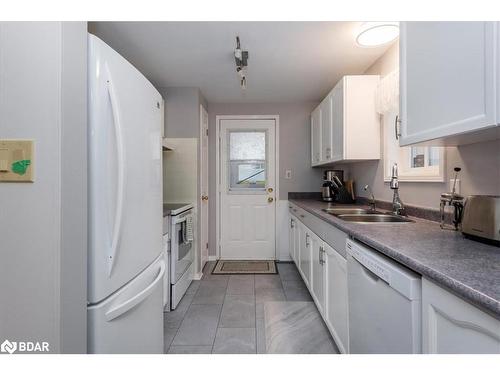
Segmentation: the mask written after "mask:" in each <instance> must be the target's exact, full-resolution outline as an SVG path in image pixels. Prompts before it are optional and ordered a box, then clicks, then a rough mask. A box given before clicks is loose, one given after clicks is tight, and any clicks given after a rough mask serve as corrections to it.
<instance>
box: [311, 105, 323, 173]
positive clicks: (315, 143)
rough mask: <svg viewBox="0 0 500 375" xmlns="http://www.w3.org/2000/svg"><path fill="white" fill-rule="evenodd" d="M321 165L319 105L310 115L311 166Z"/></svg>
mask: <svg viewBox="0 0 500 375" xmlns="http://www.w3.org/2000/svg"><path fill="white" fill-rule="evenodd" d="M320 163H321V105H319V106H318V107H317V108H316V109H315V110H314V111H313V112H312V114H311V165H313V166H314V165H319V164H320Z"/></svg>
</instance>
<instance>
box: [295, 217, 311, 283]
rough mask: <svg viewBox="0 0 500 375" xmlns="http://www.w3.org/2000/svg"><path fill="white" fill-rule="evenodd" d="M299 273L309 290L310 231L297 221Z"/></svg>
mask: <svg viewBox="0 0 500 375" xmlns="http://www.w3.org/2000/svg"><path fill="white" fill-rule="evenodd" d="M299 241H300V242H299V244H298V245H299V254H300V255H299V256H300V258H299V265H298V267H299V271H300V273H301V274H302V278H303V279H304V283H305V284H306V286H307V287H308V288H309V289H310V288H311V231H310V230H309V229H307V227H306V226H305V225H304V224H302V223H301V222H300V221H299Z"/></svg>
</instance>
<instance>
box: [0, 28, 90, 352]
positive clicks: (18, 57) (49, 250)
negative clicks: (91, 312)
mask: <svg viewBox="0 0 500 375" xmlns="http://www.w3.org/2000/svg"><path fill="white" fill-rule="evenodd" d="M86 30H87V26H86V23H85V22H75V23H61V22H40V23H37V22H25V23H21V22H3V23H0V82H1V84H0V137H2V138H27V139H34V140H35V163H34V164H35V168H36V169H35V182H34V183H3V184H0V207H1V209H0V238H1V241H0V285H1V288H0V306H1V308H0V314H1V315H0V341H3V340H4V339H10V340H14V341H16V340H21V341H22V340H25V341H27V340H29V341H48V342H49V343H50V349H51V351H52V352H65V353H85V352H86V290H87V289H86V286H87V263H86V259H87V258H86V256H87V243H86V237H87V236H86V233H87V226H86V225H87V216H86V212H87V201H86V198H87V190H86V186H87V181H86V178H87V173H86V170H87V168H86V160H87V159H86V149H87V143H86V141H87V138H86V128H87V118H86V115H87V110H86V98H87V90H86V81H87V75H86V63H87V34H86Z"/></svg>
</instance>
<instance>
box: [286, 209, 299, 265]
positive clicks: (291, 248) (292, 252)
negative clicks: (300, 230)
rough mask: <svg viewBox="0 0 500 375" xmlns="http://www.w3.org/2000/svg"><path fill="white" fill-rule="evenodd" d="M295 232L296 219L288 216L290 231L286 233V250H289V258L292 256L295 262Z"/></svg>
mask: <svg viewBox="0 0 500 375" xmlns="http://www.w3.org/2000/svg"><path fill="white" fill-rule="evenodd" d="M295 232H297V219H295V218H294V217H293V216H292V217H290V232H289V233H288V251H289V252H290V258H292V260H293V261H294V262H296V258H295V253H296V250H295V247H296V246H295Z"/></svg>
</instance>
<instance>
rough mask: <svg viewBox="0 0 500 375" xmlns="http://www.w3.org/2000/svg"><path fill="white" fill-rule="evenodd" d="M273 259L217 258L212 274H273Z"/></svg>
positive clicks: (274, 266) (274, 269)
mask: <svg viewBox="0 0 500 375" xmlns="http://www.w3.org/2000/svg"><path fill="white" fill-rule="evenodd" d="M275 273H278V272H277V270H276V263H275V262H274V260H218V261H217V264H216V265H215V267H214V269H213V271H212V274H213V275H231V274H232V275H236V274H275Z"/></svg>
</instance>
